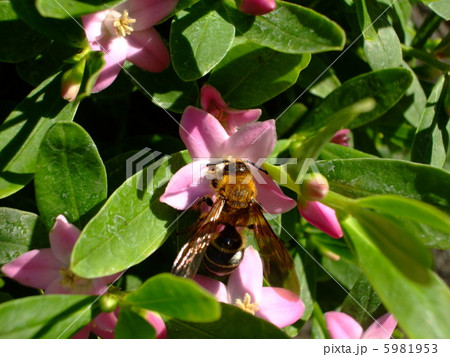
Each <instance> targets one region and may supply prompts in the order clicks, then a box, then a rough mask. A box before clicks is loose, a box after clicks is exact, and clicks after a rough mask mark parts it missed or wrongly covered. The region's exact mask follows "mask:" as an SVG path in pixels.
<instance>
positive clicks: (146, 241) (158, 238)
mask: <svg viewBox="0 0 450 357" xmlns="http://www.w3.org/2000/svg"><path fill="white" fill-rule="evenodd" d="M152 154H156V156H158V154H160V153H158V152H154V153H152ZM152 154H150V153H149V152H139V153H138V154H137V155H138V156H133V157H131V158H129V159H128V160H129V161H128V163H129V164H128V165H129V166H128V167H129V169H130V170H132V169H134V168H135V167H136V168H137V169H140V168H142V167H143V166H146V165H147V164H149V163H150V161H151V159H152V156H151V155H152ZM157 159H159V160H158V161H156V162H153V163H152V165H150V166H149V167H148V168H145V169H143V170H141V171H139V172H138V173H137V174H135V175H134V176H132V177H130V178H129V179H128V180H127V181H125V182H124V183H123V184H122V186H120V187H119V188H118V189H117V190H116V191H115V192H114V193H113V194H112V195H111V197H110V198H109V199H108V201H107V202H106V203H105V205H104V206H103V207H102V208H101V210H100V211H99V212H98V214H97V215H96V216H95V217H94V218H93V219H92V220H91V221H90V222H89V223H88V224H87V225H86V227H85V228H84V229H83V231H82V232H81V235H80V238H79V239H78V241H77V244H76V245H75V247H74V250H73V252H72V267H71V269H72V270H73V271H74V272H75V273H76V274H77V275H79V276H82V277H85V278H96V277H101V276H105V275H110V274H114V273H117V272H120V271H122V270H124V269H127V268H129V267H130V266H132V265H136V264H138V263H140V262H141V261H143V260H144V259H145V258H147V257H148V256H149V255H151V254H152V253H153V252H154V251H155V250H156V249H158V248H159V247H160V246H161V245H162V244H163V243H164V241H165V240H166V238H167V237H168V236H169V235H170V233H171V232H172V231H173V230H174V229H175V227H176V222H177V213H176V211H175V210H174V209H173V208H172V207H170V206H168V205H166V204H164V203H161V202H160V201H159V197H160V196H161V195H162V193H163V192H164V188H165V186H163V185H165V184H166V183H167V182H168V181H169V179H170V177H171V176H172V175H173V174H174V173H175V172H176V171H178V169H180V168H181V167H182V166H184V165H185V164H186V163H187V162H188V161H189V160H190V158H189V155H188V154H187V152H180V153H177V154H175V155H173V156H172V157H171V158H170V159H168V158H167V157H163V158H161V159H160V158H159V157H157Z"/></svg>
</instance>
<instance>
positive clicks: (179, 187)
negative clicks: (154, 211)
mask: <svg viewBox="0 0 450 357" xmlns="http://www.w3.org/2000/svg"><path fill="white" fill-rule="evenodd" d="M198 167H199V166H198V165H196V164H194V163H190V164H187V165H185V166H183V167H182V168H181V169H180V170H178V171H177V172H176V173H175V175H173V176H172V178H171V179H170V181H169V183H168V185H167V187H166V190H165V192H164V194H163V195H162V196H161V197H160V198H159V200H160V201H161V202H164V203H166V204H168V205H169V206H172V207H173V208H176V209H179V210H184V209H187V208H189V207H191V205H192V204H193V203H194V202H196V201H197V200H198V199H199V198H202V197H204V196H209V197H211V195H213V194H214V190H213V188H212V187H211V185H210V182H209V181H208V180H206V179H205V178H201V177H200V174H198V173H196V171H198V170H200V169H197V168H198Z"/></svg>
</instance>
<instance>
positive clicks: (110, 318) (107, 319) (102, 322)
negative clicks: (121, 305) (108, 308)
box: [93, 309, 118, 332]
mask: <svg viewBox="0 0 450 357" xmlns="http://www.w3.org/2000/svg"><path fill="white" fill-rule="evenodd" d="M117 310H118V309H117ZM116 325H117V316H116V313H115V312H102V313H101V314H99V315H98V316H97V317H96V318H95V319H94V321H93V327H94V328H95V330H96V331H98V330H102V331H105V332H113V331H114V329H115V328H116Z"/></svg>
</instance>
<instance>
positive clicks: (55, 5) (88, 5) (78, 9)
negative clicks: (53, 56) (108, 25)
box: [36, 0, 125, 19]
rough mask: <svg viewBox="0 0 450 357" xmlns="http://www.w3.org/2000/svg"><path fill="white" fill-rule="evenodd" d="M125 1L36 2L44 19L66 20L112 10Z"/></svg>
mask: <svg viewBox="0 0 450 357" xmlns="http://www.w3.org/2000/svg"><path fill="white" fill-rule="evenodd" d="M124 1H125V0H81V1H80V0H78V1H77V0H58V1H55V0H36V8H37V9H38V11H39V13H40V14H41V15H42V16H44V17H53V18H56V19H66V18H73V17H79V16H81V15H85V14H89V13H92V12H98V11H102V10H106V9H110V8H112V7H114V6H116V5H118V4H120V3H122V2H124Z"/></svg>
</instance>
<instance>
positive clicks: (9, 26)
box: [0, 1, 51, 63]
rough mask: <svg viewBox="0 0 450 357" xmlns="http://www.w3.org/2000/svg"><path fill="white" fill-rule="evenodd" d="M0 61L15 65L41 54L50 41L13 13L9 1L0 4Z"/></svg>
mask: <svg viewBox="0 0 450 357" xmlns="http://www.w3.org/2000/svg"><path fill="white" fill-rule="evenodd" d="M0 33H3V34H8V35H7V36H6V35H5V36H2V46H1V47H0V61H1V62H10V63H17V62H22V61H25V60H27V59H30V58H33V57H35V56H36V55H38V54H39V53H42V52H43V51H44V50H45V49H46V48H47V47H48V46H49V45H50V43H51V41H50V40H49V39H48V38H46V37H44V36H42V35H40V34H39V33H37V32H35V31H33V30H32V29H30V27H29V26H28V25H27V24H25V23H24V22H23V21H21V20H20V19H19V18H18V17H17V15H16V13H15V12H14V10H13V8H12V6H11V3H10V2H9V1H1V2H0Z"/></svg>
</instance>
